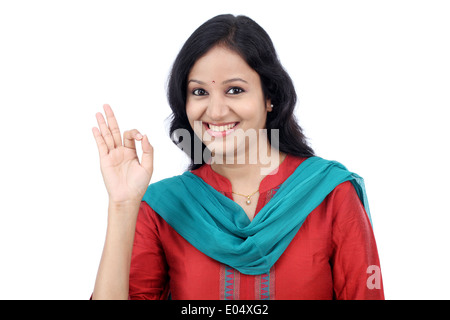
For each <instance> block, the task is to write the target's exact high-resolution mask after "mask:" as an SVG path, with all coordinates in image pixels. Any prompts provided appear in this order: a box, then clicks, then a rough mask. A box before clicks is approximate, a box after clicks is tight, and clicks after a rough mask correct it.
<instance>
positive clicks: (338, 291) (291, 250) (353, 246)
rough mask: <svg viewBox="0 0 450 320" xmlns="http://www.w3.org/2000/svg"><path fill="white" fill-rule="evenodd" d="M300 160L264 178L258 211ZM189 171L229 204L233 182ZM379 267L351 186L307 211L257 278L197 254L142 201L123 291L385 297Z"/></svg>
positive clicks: (205, 170) (148, 295)
mask: <svg viewBox="0 0 450 320" xmlns="http://www.w3.org/2000/svg"><path fill="white" fill-rule="evenodd" d="M303 160H305V158H297V157H293V156H289V155H288V156H287V157H286V158H285V160H284V161H283V162H282V163H281V164H280V167H279V168H278V172H277V173H276V174H274V175H268V176H266V177H265V178H264V179H263V180H262V182H261V184H260V188H259V192H260V196H259V200H258V204H257V207H256V214H257V213H258V212H259V211H260V210H261V208H262V207H263V206H264V205H265V204H266V203H267V202H268V201H269V200H270V199H271V198H272V196H273V195H274V194H275V193H276V191H277V190H278V188H279V187H280V185H281V184H282V183H283V182H284V181H285V180H286V179H287V178H288V177H289V176H290V175H291V174H292V173H293V172H294V170H295V169H296V168H297V167H298V165H299V164H301V163H302V161H303ZM193 173H194V174H196V175H197V176H199V177H201V178H202V179H203V180H204V181H205V182H206V183H208V184H209V185H211V186H212V187H214V188H215V189H216V190H217V191H219V192H222V193H223V194H224V195H226V196H227V197H229V198H231V199H233V196H232V193H231V183H230V182H229V181H228V179H227V178H225V177H223V176H221V175H219V174H218V173H215V172H214V171H213V170H212V169H211V166H210V165H208V164H205V165H203V166H202V167H201V168H200V169H197V170H194V171H193ZM186 201H189V199H186ZM292 214H295V212H293V213H292ZM204 240H205V241H208V239H204ZM379 265H380V263H379V259H378V252H377V248H376V243H375V238H374V235H373V231H372V227H371V224H370V221H369V219H368V217H367V214H366V212H365V209H364V207H363V205H362V203H361V201H360V200H359V198H358V196H357V194H356V191H355V189H354V187H353V185H352V184H351V182H349V181H347V182H344V183H342V184H340V185H339V186H337V187H336V188H335V189H334V190H333V191H332V192H331V193H330V194H329V195H328V196H327V197H326V198H325V200H324V201H323V202H322V203H321V204H320V205H319V206H318V207H317V208H316V209H315V210H314V211H312V212H311V213H310V214H309V216H308V217H307V218H306V220H305V222H304V223H303V225H302V227H301V228H300V230H299V231H298V233H297V235H296V236H295V237H294V239H293V240H292V242H291V243H290V244H289V246H288V247H287V249H286V250H285V252H284V253H283V254H282V255H281V257H280V258H279V259H278V261H277V262H276V263H275V265H274V266H273V267H272V268H271V270H270V272H269V273H268V274H263V275H257V276H253V275H245V274H241V273H240V272H238V271H237V270H235V269H233V268H231V267H229V266H226V265H224V264H222V263H220V262H218V261H216V260H213V259H212V258H210V257H208V256H206V255H205V254H203V253H202V252H200V251H198V250H197V249H196V248H195V247H193V246H192V245H191V244H190V243H189V242H187V241H186V240H185V239H184V238H182V237H181V236H180V235H179V234H178V233H177V232H176V231H175V230H174V229H173V228H172V227H171V226H170V225H169V224H167V223H166V222H165V220H164V219H162V218H161V217H160V216H159V215H158V214H157V213H156V212H155V211H154V210H153V209H152V208H150V207H149V205H148V204H147V203H146V202H144V201H143V202H142V203H141V207H140V210H139V215H138V219H137V224H136V234H135V239H134V247H133V254H132V260H131V269H130V291H129V294H130V299H167V297H168V295H169V293H170V295H171V298H172V299H192V300H197V299H248V300H253V299H257V300H258V299H263V300H264V299H271V300H272V299H384V293H383V285H382V280H381V272H380V268H379Z"/></svg>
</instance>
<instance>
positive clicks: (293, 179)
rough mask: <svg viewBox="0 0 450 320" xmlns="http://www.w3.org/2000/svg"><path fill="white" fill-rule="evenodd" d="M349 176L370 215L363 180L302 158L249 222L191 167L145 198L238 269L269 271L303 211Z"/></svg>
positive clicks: (209, 251) (192, 239)
mask: <svg viewBox="0 0 450 320" xmlns="http://www.w3.org/2000/svg"><path fill="white" fill-rule="evenodd" d="M345 181H351V183H352V184H353V186H354V187H355V190H356V192H357V194H358V196H359V198H360V199H361V202H362V203H363V205H364V207H365V209H366V213H367V215H368V216H369V219H370V212H369V205H368V201H367V196H366V192H365V188H364V180H363V179H362V178H361V177H360V176H358V175H357V174H355V173H352V172H350V171H348V170H347V169H346V168H345V167H344V166H343V165H342V164H340V163H339V162H336V161H329V160H325V159H322V158H319V157H310V158H308V159H306V160H305V161H303V162H302V163H301V164H300V165H299V166H298V167H297V169H296V170H295V171H294V173H293V174H292V175H291V176H289V177H288V178H287V179H286V180H285V182H284V183H283V184H282V185H281V187H280V189H279V190H278V191H277V193H276V194H275V195H274V196H273V197H272V199H271V200H270V201H269V202H268V203H267V204H266V205H265V206H264V207H263V208H262V209H261V210H260V211H259V213H258V214H257V215H256V216H255V218H254V219H253V220H252V221H251V222H250V220H249V219H248V217H247V215H246V214H245V212H244V210H243V209H242V208H241V206H239V205H238V204H237V203H236V202H234V201H233V200H231V199H229V198H228V197H226V196H224V195H223V194H222V193H220V192H218V191H216V190H215V189H214V188H213V187H211V186H210V185H208V184H207V183H205V182H204V181H203V180H202V179H201V178H199V177H197V176H196V175H195V174H193V173H191V172H188V171H187V172H185V173H183V174H182V175H179V176H175V177H172V178H168V179H165V180H162V181H159V182H156V183H153V184H151V185H150V186H149V187H148V189H147V192H146V193H145V195H144V197H143V200H144V201H145V202H147V203H148V204H149V205H150V207H151V208H152V209H153V210H155V211H156V212H157V213H158V214H159V215H160V216H161V217H162V218H163V219H164V220H165V221H166V222H167V223H168V224H169V225H170V226H172V227H173V228H174V229H175V230H176V231H177V232H178V233H179V234H180V235H181V236H182V237H183V238H185V239H186V240H187V241H188V242H189V243H191V244H192V245H193V246H194V247H196V248H197V249H198V250H200V251H201V252H203V253H204V254H206V255H208V256H209V257H211V258H213V259H215V260H217V261H220V262H221V263H224V264H226V265H228V266H231V267H233V268H235V269H237V270H238V271H240V272H241V273H244V274H250V275H256V274H263V273H267V272H268V271H269V270H270V268H271V267H272V265H273V264H274V263H275V262H276V261H277V260H278V258H279V257H280V256H281V254H282V253H283V252H284V250H285V249H286V248H287V246H288V245H289V243H290V242H291V240H292V239H293V238H294V236H295V235H296V233H297V232H298V230H299V229H300V227H301V226H302V224H303V222H304V221H305V219H306V217H307V216H308V215H309V214H310V213H311V212H312V211H313V210H314V209H315V208H316V207H317V206H318V205H319V204H320V203H321V202H322V201H323V200H324V199H325V197H326V196H327V195H328V194H329V193H330V192H331V191H332V190H333V189H334V188H335V187H336V186H337V185H339V184H341V183H342V182H345Z"/></svg>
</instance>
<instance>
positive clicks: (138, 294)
mask: <svg viewBox="0 0 450 320" xmlns="http://www.w3.org/2000/svg"><path fill="white" fill-rule="evenodd" d="M167 271H168V266H167V262H166V258H165V255H164V250H163V248H162V244H161V239H160V235H159V232H158V224H157V221H156V213H155V212H154V211H153V209H152V208H150V206H149V205H148V204H147V203H146V202H144V201H142V202H141V206H140V209H139V214H138V218H137V222H136V233H135V236H134V244H133V251H132V256H131V266H130V282H129V299H131V300H164V299H167V298H168V293H169V285H168V274H167Z"/></svg>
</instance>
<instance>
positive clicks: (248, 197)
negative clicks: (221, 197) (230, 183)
mask: <svg viewBox="0 0 450 320" xmlns="http://www.w3.org/2000/svg"><path fill="white" fill-rule="evenodd" d="M258 191H259V188H258V190H256V191H255V192H253V193H252V194H249V195H246V194H240V193H237V192H233V191H231V193H234V194H237V195H238V196H242V197H246V198H247V201H245V203H246V204H247V205H250V204H251V203H252V202H251V200H250V198H251V197H252V196H253V195H254V194H255V193H257V192H258Z"/></svg>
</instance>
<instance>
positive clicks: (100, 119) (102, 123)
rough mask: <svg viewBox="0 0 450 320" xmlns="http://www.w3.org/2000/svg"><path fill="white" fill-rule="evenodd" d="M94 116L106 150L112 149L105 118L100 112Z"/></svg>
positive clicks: (109, 132)
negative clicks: (106, 147)
mask: <svg viewBox="0 0 450 320" xmlns="http://www.w3.org/2000/svg"><path fill="white" fill-rule="evenodd" d="M95 116H96V118H97V123H98V126H99V128H100V132H101V133H102V136H103V139H104V140H105V143H106V145H107V146H108V149H109V150H112V149H114V140H113V137H112V134H111V131H109V128H108V126H107V125H106V121H105V118H103V115H102V114H101V113H100V112H97V114H96V115H95Z"/></svg>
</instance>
